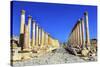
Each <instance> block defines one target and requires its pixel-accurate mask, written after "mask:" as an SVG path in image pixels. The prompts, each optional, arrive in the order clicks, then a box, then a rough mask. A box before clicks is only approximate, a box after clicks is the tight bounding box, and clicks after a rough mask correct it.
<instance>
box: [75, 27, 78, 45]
mask: <svg viewBox="0 0 100 67" xmlns="http://www.w3.org/2000/svg"><path fill="white" fill-rule="evenodd" d="M75 30H76V32H75V36H76V39H75V40H76V45H75V46H77V44H78V30H77V26H76V27H75Z"/></svg>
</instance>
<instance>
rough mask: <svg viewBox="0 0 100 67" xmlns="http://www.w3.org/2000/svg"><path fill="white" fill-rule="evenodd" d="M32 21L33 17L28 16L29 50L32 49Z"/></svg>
mask: <svg viewBox="0 0 100 67" xmlns="http://www.w3.org/2000/svg"><path fill="white" fill-rule="evenodd" d="M31 21H32V17H31V16H28V45H29V48H31Z"/></svg>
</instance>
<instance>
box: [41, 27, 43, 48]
mask: <svg viewBox="0 0 100 67" xmlns="http://www.w3.org/2000/svg"><path fill="white" fill-rule="evenodd" d="M41 35H42V36H41V47H43V45H44V30H43V29H42V33H41Z"/></svg>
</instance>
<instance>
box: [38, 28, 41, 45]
mask: <svg viewBox="0 0 100 67" xmlns="http://www.w3.org/2000/svg"><path fill="white" fill-rule="evenodd" d="M38 32H39V33H38V36H39V46H41V28H40V27H39V29H38Z"/></svg>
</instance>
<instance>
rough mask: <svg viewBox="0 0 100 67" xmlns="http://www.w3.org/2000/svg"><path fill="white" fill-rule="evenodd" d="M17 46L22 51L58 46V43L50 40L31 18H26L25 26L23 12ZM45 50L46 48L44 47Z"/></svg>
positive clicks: (52, 39)
mask: <svg viewBox="0 0 100 67" xmlns="http://www.w3.org/2000/svg"><path fill="white" fill-rule="evenodd" d="M31 25H32V38H31ZM19 45H20V47H21V49H22V50H29V49H34V48H36V47H40V48H42V47H44V46H49V45H51V46H52V45H54V46H59V41H58V40H57V39H54V38H52V37H51V36H50V35H49V34H48V33H47V32H45V31H44V30H43V29H42V28H41V27H40V26H39V25H38V24H37V23H36V22H35V21H34V20H32V17H31V16H28V24H27V25H26V24H25V11H24V10H22V11H21V26H20V38H19ZM45 48H46V47H45Z"/></svg>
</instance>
